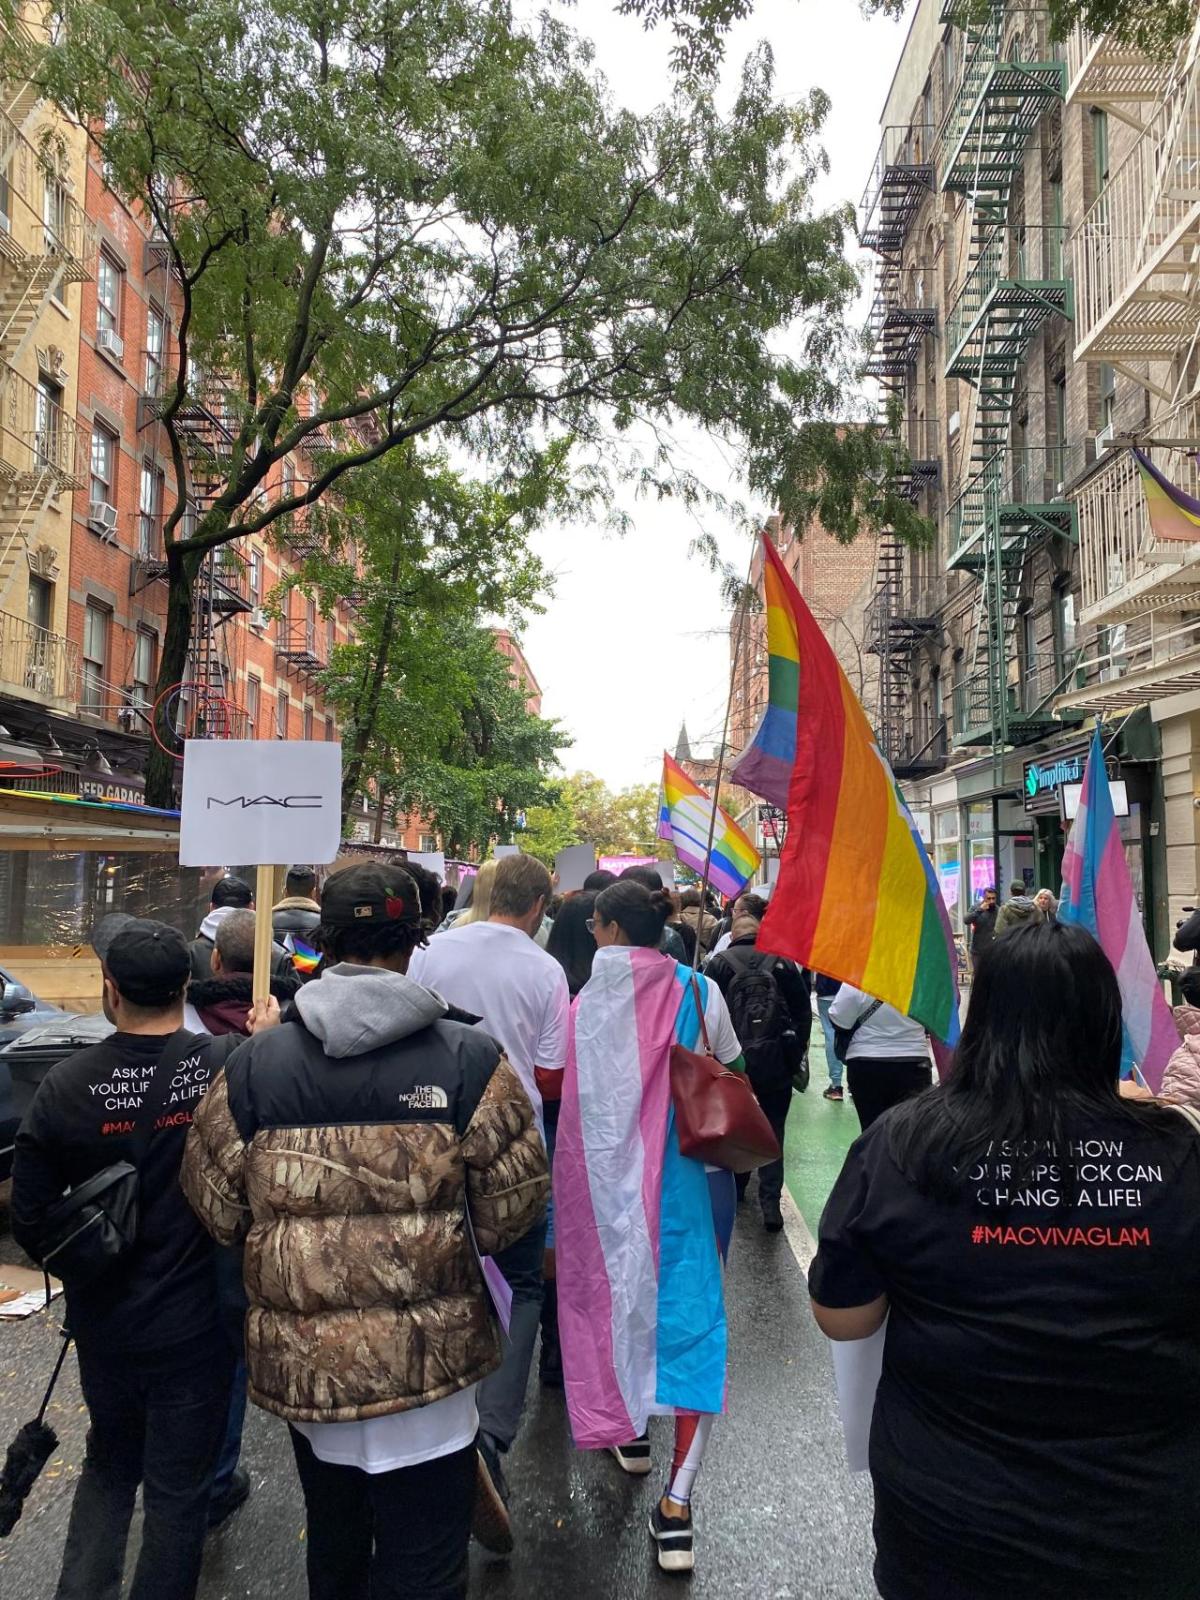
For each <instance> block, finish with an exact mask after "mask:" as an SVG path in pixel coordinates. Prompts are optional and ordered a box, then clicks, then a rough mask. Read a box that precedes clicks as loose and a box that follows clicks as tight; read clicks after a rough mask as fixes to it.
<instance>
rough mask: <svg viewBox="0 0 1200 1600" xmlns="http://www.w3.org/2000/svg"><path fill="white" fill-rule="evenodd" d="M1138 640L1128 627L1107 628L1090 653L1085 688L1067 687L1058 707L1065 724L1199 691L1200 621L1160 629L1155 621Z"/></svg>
mask: <svg viewBox="0 0 1200 1600" xmlns="http://www.w3.org/2000/svg"><path fill="white" fill-rule="evenodd" d="M1148 622H1149V625H1148V626H1143V628H1141V629H1140V630H1139V631H1138V636H1137V637H1133V636H1132V635H1133V631H1134V630H1132V629H1129V628H1126V627H1125V626H1124V625H1120V626H1116V627H1105V628H1102V629H1100V631H1099V632H1098V634H1097V636H1096V644H1095V648H1094V649H1093V650H1091V651H1090V652H1089V653H1088V659H1087V670H1086V673H1083V674H1081V679H1082V680H1086V681H1081V684H1080V686H1078V687H1074V686H1068V687H1067V689H1066V690H1065V691H1064V692H1063V693H1062V694H1061V695H1059V697H1058V698H1057V699H1056V701H1055V706H1054V709H1055V711H1056V712H1057V714H1058V715H1059V717H1060V718H1062V719H1063V720H1064V721H1067V720H1070V719H1071V718H1076V719H1077V718H1079V717H1080V716H1083V715H1088V714H1094V713H1097V712H1119V711H1130V710H1132V709H1133V708H1134V707H1135V706H1142V705H1146V704H1147V703H1148V702H1149V701H1151V700H1159V699H1163V698H1164V697H1166V696H1169V695H1175V694H1188V693H1195V691H1196V690H1197V689H1200V622H1196V621H1190V622H1182V623H1179V624H1178V625H1177V626H1175V627H1163V626H1157V625H1156V620H1155V619H1154V618H1150V619H1148Z"/></svg>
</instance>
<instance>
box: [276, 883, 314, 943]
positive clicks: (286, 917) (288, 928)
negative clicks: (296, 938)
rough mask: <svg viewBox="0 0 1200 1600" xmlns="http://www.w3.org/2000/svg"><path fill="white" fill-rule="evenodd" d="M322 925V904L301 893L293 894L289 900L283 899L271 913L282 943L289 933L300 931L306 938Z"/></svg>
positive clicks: (277, 934)
mask: <svg viewBox="0 0 1200 1600" xmlns="http://www.w3.org/2000/svg"><path fill="white" fill-rule="evenodd" d="M320 925H321V908H320V906H319V905H318V904H317V902H316V901H315V900H309V899H306V898H304V897H302V896H300V895H292V896H290V897H289V898H288V899H287V900H281V901H280V902H279V904H278V905H277V906H276V907H275V909H274V911H272V913H271V926H272V928H273V929H274V930H275V937H276V939H278V940H279V942H280V944H282V943H283V941H284V939H285V938H286V937H287V936H288V934H289V933H298V934H299V935H300V936H301V938H304V937H305V935H311V934H312V933H313V932H314V931H315V930H316V929H317V928H319V927H320Z"/></svg>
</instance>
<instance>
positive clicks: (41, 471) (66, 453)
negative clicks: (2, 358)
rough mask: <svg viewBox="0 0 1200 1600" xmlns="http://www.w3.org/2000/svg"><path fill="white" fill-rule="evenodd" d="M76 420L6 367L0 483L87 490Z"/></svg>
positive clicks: (1, 378) (0, 390) (0, 398)
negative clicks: (1, 481) (2, 481)
mask: <svg viewBox="0 0 1200 1600" xmlns="http://www.w3.org/2000/svg"><path fill="white" fill-rule="evenodd" d="M84 466H85V463H84V460H83V450H82V440H81V435H80V430H79V427H78V424H77V423H76V421H75V418H74V417H72V416H70V415H69V413H68V412H67V411H65V410H64V409H63V407H62V406H60V405H59V404H58V403H57V402H56V401H54V400H51V399H50V397H49V395H48V394H47V393H46V392H45V390H43V389H39V388H38V386H37V385H36V384H34V383H30V381H29V379H28V378H26V377H24V376H22V374H21V373H19V372H17V371H15V370H14V369H13V368H12V367H10V366H7V365H5V364H4V363H0V478H7V479H9V480H10V481H14V482H17V483H19V484H21V486H22V487H24V488H27V489H28V488H36V487H37V486H38V485H40V484H42V483H46V484H48V485H51V486H53V487H54V488H55V489H81V488H82V487H83V485H84V483H85V482H86V477H85V474H84Z"/></svg>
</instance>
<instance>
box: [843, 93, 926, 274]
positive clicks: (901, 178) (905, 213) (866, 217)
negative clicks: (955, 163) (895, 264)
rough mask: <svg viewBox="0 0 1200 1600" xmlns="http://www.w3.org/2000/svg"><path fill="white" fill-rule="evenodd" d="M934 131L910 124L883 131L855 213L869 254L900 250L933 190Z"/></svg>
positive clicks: (919, 124) (860, 236) (860, 235)
mask: <svg viewBox="0 0 1200 1600" xmlns="http://www.w3.org/2000/svg"><path fill="white" fill-rule="evenodd" d="M933 133H934V130H933V127H932V125H931V124H929V123H911V124H908V125H906V126H896V127H889V128H885V129H884V130H883V138H882V139H881V141H880V145H879V149H878V151H877V152H876V154H875V161H874V165H873V166H872V168H871V176H870V178H869V179H868V180H867V187H866V189H865V191H864V192H863V197H862V202H861V204H860V205H859V211H858V236H859V238H860V239H861V241H862V243H863V244H864V245H865V246H866V248H867V249H868V250H878V251H880V252H881V253H883V254H890V253H892V252H894V251H897V250H899V249H900V247H901V246H902V245H903V243H904V238H905V235H906V234H907V232H908V227H909V224H910V223H911V221H912V219H913V216H914V215H915V213H916V209H917V207H918V206H919V205H920V203H921V199H922V196H923V194H924V193H925V192H927V191H929V190H931V189H932V187H933Z"/></svg>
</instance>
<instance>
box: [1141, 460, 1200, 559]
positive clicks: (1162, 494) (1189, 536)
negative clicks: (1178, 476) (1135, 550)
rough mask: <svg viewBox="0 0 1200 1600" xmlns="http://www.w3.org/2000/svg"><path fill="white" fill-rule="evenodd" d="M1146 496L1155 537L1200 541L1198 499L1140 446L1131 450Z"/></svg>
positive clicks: (1193, 542)
mask: <svg viewBox="0 0 1200 1600" xmlns="http://www.w3.org/2000/svg"><path fill="white" fill-rule="evenodd" d="M1133 459H1134V460H1135V461H1136V462H1137V465H1138V473H1139V475H1140V477H1141V480H1142V493H1143V494H1144V495H1145V496H1146V515H1147V516H1148V517H1149V518H1150V529H1151V532H1152V533H1153V534H1154V537H1155V538H1156V539H1163V540H1166V541H1168V542H1172V541H1173V542H1175V543H1176V544H1178V543H1180V542H1183V543H1186V544H1200V500H1196V499H1194V498H1193V497H1192V496H1191V495H1190V494H1185V493H1184V491H1183V490H1182V489H1180V488H1178V487H1177V486H1176V485H1175V484H1173V483H1172V482H1171V480H1170V479H1169V478H1164V477H1163V475H1162V473H1161V472H1160V471H1159V470H1158V468H1157V467H1156V466H1155V465H1154V463H1153V462H1152V461H1151V459H1150V457H1149V456H1148V455H1146V454H1145V453H1144V452H1143V451H1141V450H1135V451H1134V452H1133Z"/></svg>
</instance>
